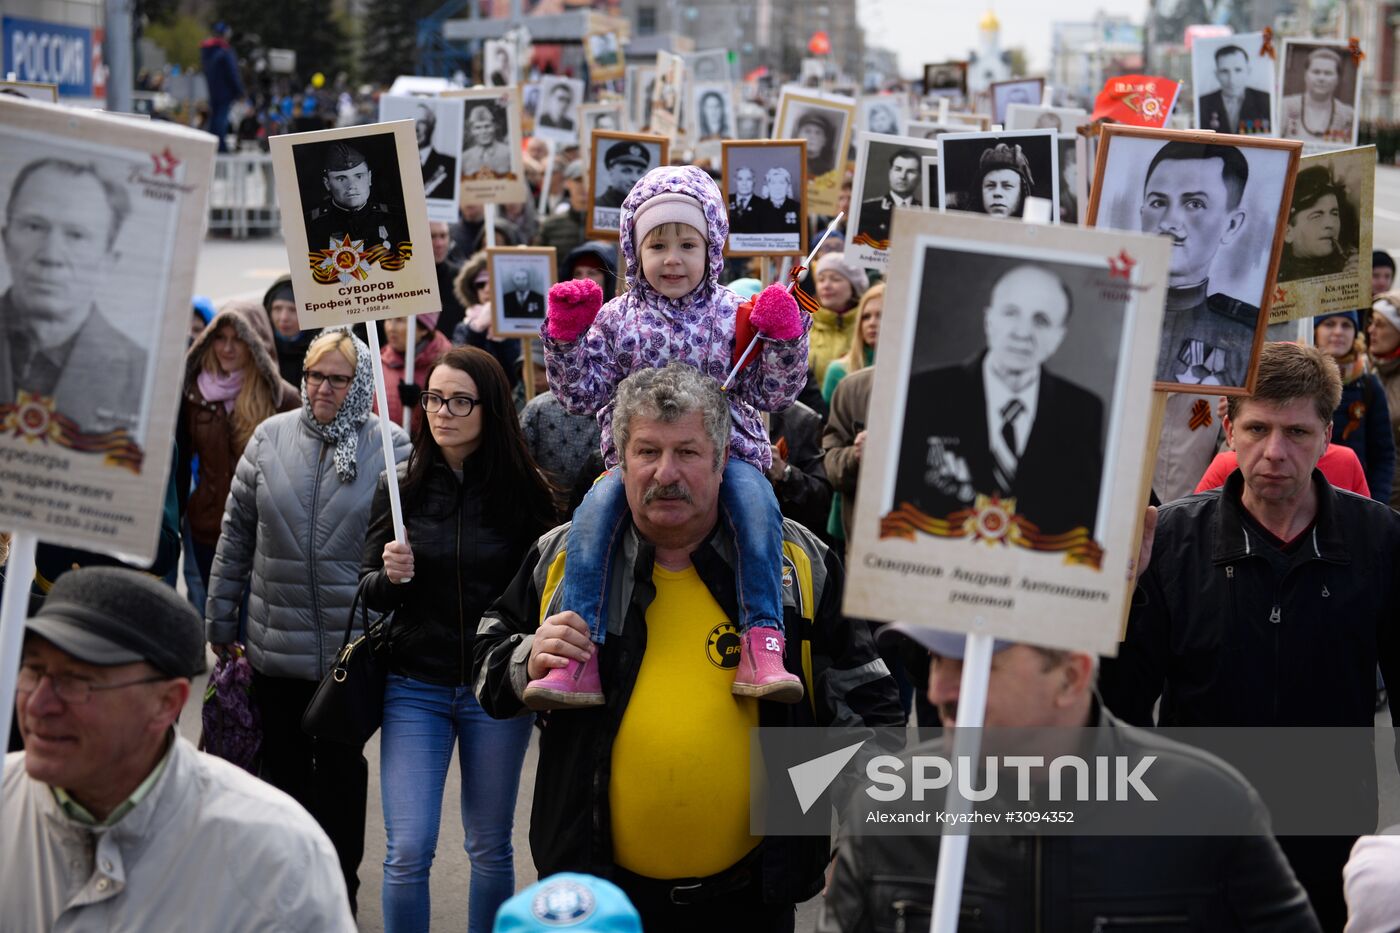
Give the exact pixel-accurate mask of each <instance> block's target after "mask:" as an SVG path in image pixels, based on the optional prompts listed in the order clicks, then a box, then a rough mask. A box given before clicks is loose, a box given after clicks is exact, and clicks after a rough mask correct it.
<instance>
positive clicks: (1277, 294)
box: [1274, 285, 1288, 304]
mask: <svg viewBox="0 0 1400 933" xmlns="http://www.w3.org/2000/svg"><path fill="white" fill-rule="evenodd" d="M1287 300H1288V292H1286V291H1284V290H1283V286H1282V285H1276V286H1274V301H1277V302H1279V303H1280V304H1281V303H1283V302H1285V301H1287Z"/></svg>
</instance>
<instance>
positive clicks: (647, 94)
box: [625, 65, 656, 133]
mask: <svg viewBox="0 0 1400 933" xmlns="http://www.w3.org/2000/svg"><path fill="white" fill-rule="evenodd" d="M625 86H626V94H625V96H626V99H627V124H628V125H627V126H626V127H625V129H628V130H631V131H632V132H634V133H645V132H646V129H647V126H649V125H650V124H651V95H652V92H653V91H654V90H655V89H656V66H655V65H628V66H627V76H626V80H625Z"/></svg>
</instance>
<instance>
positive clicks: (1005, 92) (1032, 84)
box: [991, 78, 1045, 126]
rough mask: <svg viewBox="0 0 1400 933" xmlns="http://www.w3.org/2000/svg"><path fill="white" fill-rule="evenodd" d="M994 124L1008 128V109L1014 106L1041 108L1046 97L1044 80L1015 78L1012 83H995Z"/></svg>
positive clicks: (993, 88)
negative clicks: (1041, 102) (1025, 105)
mask: <svg viewBox="0 0 1400 933" xmlns="http://www.w3.org/2000/svg"><path fill="white" fill-rule="evenodd" d="M991 94H992V122H993V123H1000V124H1001V125H1002V126H1006V108H1008V107H1010V106H1011V105H1012V104H1029V105H1030V106H1032V107H1038V106H1040V101H1041V98H1042V97H1043V96H1044V95H1045V79H1044V78H1013V79H1012V80H1010V81H993V82H992V86H991Z"/></svg>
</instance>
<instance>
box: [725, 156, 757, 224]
mask: <svg viewBox="0 0 1400 933" xmlns="http://www.w3.org/2000/svg"><path fill="white" fill-rule="evenodd" d="M733 177H734V193H733V194H731V195H730V196H729V205H728V209H729V232H730V233H731V234H733V233H763V232H764V231H765V229H766V227H765V226H764V220H765V213H766V212H765V211H764V210H763V201H762V200H761V199H760V198H759V196H758V194H757V192H755V191H754V174H753V169H751V168H749V167H748V166H747V165H741V166H739V167H738V168H736V169H735V170H734V176H733Z"/></svg>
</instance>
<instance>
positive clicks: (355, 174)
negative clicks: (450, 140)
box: [292, 133, 412, 281]
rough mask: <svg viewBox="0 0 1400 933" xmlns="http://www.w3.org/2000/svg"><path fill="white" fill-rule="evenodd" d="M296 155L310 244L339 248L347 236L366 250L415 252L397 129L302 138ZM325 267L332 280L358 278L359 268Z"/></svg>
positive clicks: (307, 238) (303, 213) (295, 152)
mask: <svg viewBox="0 0 1400 933" xmlns="http://www.w3.org/2000/svg"><path fill="white" fill-rule="evenodd" d="M292 156H293V159H294V160H295V162H296V173H297V187H298V189H299V191H300V193H301V206H302V216H303V219H304V220H305V223H306V240H307V244H308V245H309V246H310V248H311V249H313V250H325V249H335V248H336V247H338V246H339V245H340V244H341V243H342V241H344V240H345V239H347V238H348V239H349V241H350V242H351V243H352V244H353V243H361V244H363V248H365V249H369V248H372V247H375V246H379V247H382V248H383V249H384V250H386V251H388V252H390V253H393V252H396V251H402V252H404V253H411V252H412V247H411V243H410V238H409V232H408V218H407V215H406V213H405V207H404V195H403V186H402V183H401V181H400V178H399V164H398V156H397V153H396V152H395V146H394V136H393V134H392V133H377V134H373V135H367V136H360V137H357V138H355V139H353V140H338V139H337V140H332V141H328V142H306V143H301V144H299V145H294V146H293V147H292ZM405 245H407V246H408V248H407V249H405V248H404V247H405ZM324 271H325V272H326V273H327V275H328V276H329V279H328V280H330V281H334V280H335V279H336V278H341V279H342V280H344V281H349V280H351V279H354V278H355V275H354V272H355V269H354V268H351V269H346V270H342V269H338V268H329V269H327V270H324ZM347 276H348V277H349V278H345V277H347Z"/></svg>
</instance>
